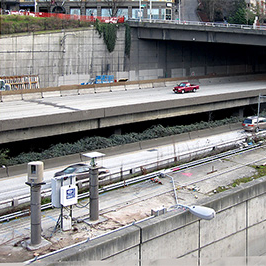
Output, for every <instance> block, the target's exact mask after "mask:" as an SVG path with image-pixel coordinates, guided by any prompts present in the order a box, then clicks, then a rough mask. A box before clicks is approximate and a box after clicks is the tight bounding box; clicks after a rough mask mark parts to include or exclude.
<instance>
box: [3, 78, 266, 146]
mask: <svg viewBox="0 0 266 266" xmlns="http://www.w3.org/2000/svg"><path fill="white" fill-rule="evenodd" d="M187 80H188V79H187ZM191 81H195V82H197V83H199V84H200V90H199V91H197V92H196V93H186V94H174V93H173V91H172V88H173V86H174V84H176V83H177V82H178V80H172V79H165V80H163V79H162V80H157V81H150V82H142V83H137V82H135V83H134V82H128V83H127V82H125V83H124V84H119V83H116V84H113V86H111V87H110V86H105V87H103V86H101V87H97V89H96V87H94V85H89V86H81V85H79V86H69V87H66V88H64V89H63V88H61V89H58V88H54V89H52V88H50V89H44V90H42V89H39V90H34V91H33V90H32V91H24V94H23V93H22V92H23V91H16V92H2V93H1V94H0V95H1V97H2V98H1V99H2V103H1V104H0V113H1V118H0V120H1V124H0V144H4V143H11V142H16V141H23V140H30V139H36V138H41V137H49V136H57V135H63V134H67V133H74V132H81V131H89V130H93V129H104V128H110V127H114V128H119V127H121V126H122V125H126V124H132V123H138V122H147V121H156V120H158V119H165V118H173V119H174V118H176V117H181V116H185V115H192V114H200V113H206V112H213V111H216V110H224V111H225V112H226V110H228V109H230V108H236V109H238V110H239V115H240V116H242V115H243V110H244V108H245V107H247V106H250V105H255V108H256V104H257V102H258V96H259V94H262V95H266V82H265V81H266V75H251V76H249V75H245V76H234V77H213V78H199V79H197V80H196V79H195V78H194V80H191ZM95 90H96V91H95ZM95 92H96V93H95ZM263 101H264V98H263V99H262V102H263Z"/></svg>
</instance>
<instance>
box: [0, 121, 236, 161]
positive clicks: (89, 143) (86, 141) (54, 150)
mask: <svg viewBox="0 0 266 266" xmlns="http://www.w3.org/2000/svg"><path fill="white" fill-rule="evenodd" d="M239 121H240V120H239V118H238V117H231V118H226V119H223V120H217V121H211V122H203V121H202V122H198V123H194V124H191V125H177V126H168V127H164V126H162V125H156V126H152V127H151V128H149V129H147V130H145V131H143V132H141V133H128V134H124V135H116V134H114V135H111V136H110V137H109V138H106V137H100V136H94V137H85V138H83V139H80V140H78V141H77V142H75V143H58V144H56V145H53V146H51V147H50V148H49V149H47V150H44V151H42V152H29V153H21V154H19V155H18V156H16V157H14V158H8V154H7V153H6V151H2V153H1V154H2V156H1V154H0V161H1V162H0V163H1V164H2V165H3V164H5V165H16V164H22V163H28V162H31V161H35V160H44V159H49V158H54V157H60V156H65V155H70V154H74V153H82V152H85V151H93V150H97V149H103V148H107V147H114V146H117V145H123V144H127V143H133V142H138V141H143V140H148V139H155V138H160V137H166V136H171V135H176V134H181V133H186V132H191V131H195V130H200V129H205V128H212V127H217V126H221V125H226V124H229V123H236V122H239Z"/></svg>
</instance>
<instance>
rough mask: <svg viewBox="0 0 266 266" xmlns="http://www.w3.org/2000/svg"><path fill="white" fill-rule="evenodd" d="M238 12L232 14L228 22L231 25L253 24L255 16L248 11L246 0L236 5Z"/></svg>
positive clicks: (241, 0) (240, 0)
mask: <svg viewBox="0 0 266 266" xmlns="http://www.w3.org/2000/svg"><path fill="white" fill-rule="evenodd" d="M235 5H236V11H235V12H234V13H233V14H231V16H230V17H229V20H228V22H229V23H231V24H252V23H253V20H254V15H253V16H252V13H251V12H249V11H248V10H247V7H246V2H245V0H239V1H237V2H236V3H235Z"/></svg>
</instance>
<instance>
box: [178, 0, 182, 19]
mask: <svg viewBox="0 0 266 266" xmlns="http://www.w3.org/2000/svg"><path fill="white" fill-rule="evenodd" d="M178 19H179V20H178V21H179V24H180V23H181V0H179V4H178Z"/></svg>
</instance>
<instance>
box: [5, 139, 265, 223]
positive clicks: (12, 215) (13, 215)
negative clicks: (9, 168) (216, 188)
mask: <svg viewBox="0 0 266 266" xmlns="http://www.w3.org/2000/svg"><path fill="white" fill-rule="evenodd" d="M261 147H264V145H262V144H255V145H250V146H247V147H244V148H237V149H233V150H230V151H226V152H223V153H220V154H216V155H212V156H209V157H206V158H203V159H199V160H195V161H191V162H188V163H185V164H182V165H180V166H178V170H175V168H176V167H172V168H170V169H171V170H172V171H173V173H174V172H179V171H182V170H184V169H188V168H193V167H196V166H199V165H204V164H207V163H210V162H212V161H217V160H219V159H221V158H228V157H231V156H234V155H236V154H242V153H245V152H250V151H254V150H256V149H259V148H261ZM160 174H161V171H160V170H158V171H155V172H153V173H150V174H146V175H142V176H138V177H135V178H131V179H128V180H124V181H120V182H117V183H114V184H111V185H107V186H104V187H102V188H100V189H99V193H105V192H108V191H111V190H114V189H118V188H121V187H124V186H125V185H126V186H129V185H133V184H136V183H139V182H143V181H146V180H149V179H151V178H156V177H158V176H160ZM195 182H199V181H195ZM195 182H194V183H195ZM88 197H89V192H85V193H82V194H79V195H78V199H79V200H80V199H84V198H88ZM49 208H53V207H52V204H51V203H47V204H43V205H42V206H41V210H46V209H49ZM29 213H30V210H28V209H27V210H21V211H17V212H13V213H9V214H5V215H2V216H0V222H4V221H9V220H11V219H15V218H18V217H22V216H25V215H29Z"/></svg>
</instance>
